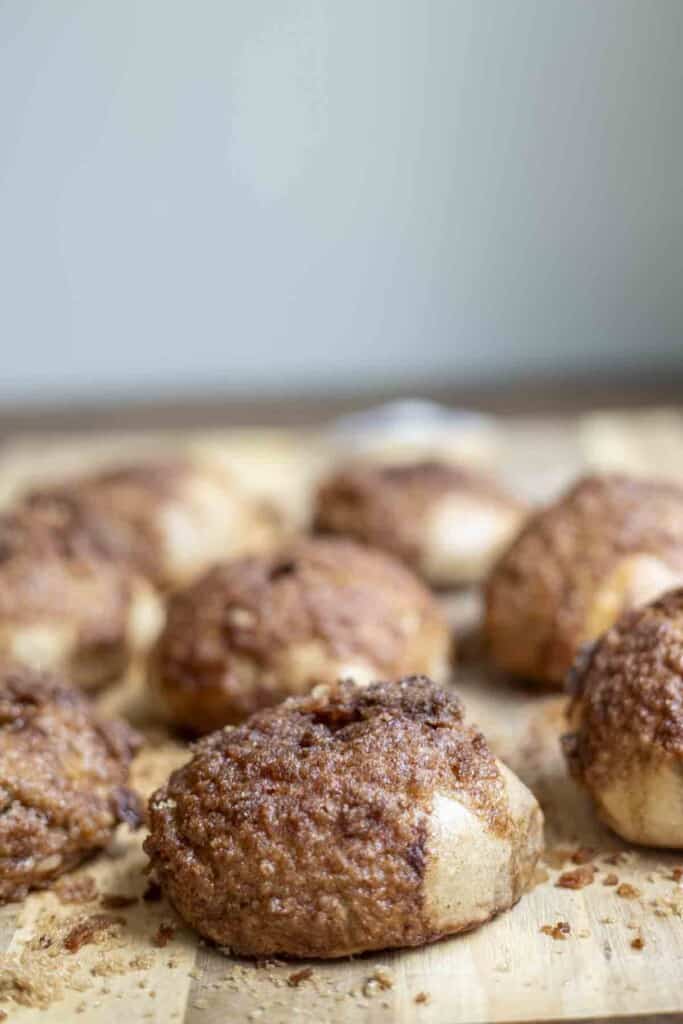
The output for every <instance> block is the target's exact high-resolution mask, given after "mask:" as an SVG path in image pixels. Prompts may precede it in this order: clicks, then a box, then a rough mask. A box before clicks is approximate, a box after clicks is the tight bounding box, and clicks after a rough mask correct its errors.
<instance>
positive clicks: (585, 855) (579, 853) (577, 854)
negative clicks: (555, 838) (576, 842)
mask: <svg viewBox="0 0 683 1024" xmlns="http://www.w3.org/2000/svg"><path fill="white" fill-rule="evenodd" d="M594 856H595V850H594V849H592V847H590V846H580V847H579V848H578V850H575V851H574V853H573V854H572V861H573V862H574V864H588V862H589V861H591V860H593V857H594Z"/></svg>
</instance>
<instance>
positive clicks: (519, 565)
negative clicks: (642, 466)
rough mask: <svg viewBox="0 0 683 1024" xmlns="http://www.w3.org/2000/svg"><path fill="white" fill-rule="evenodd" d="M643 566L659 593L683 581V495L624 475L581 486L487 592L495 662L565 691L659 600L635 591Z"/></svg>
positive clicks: (532, 528)
mask: <svg viewBox="0 0 683 1024" xmlns="http://www.w3.org/2000/svg"><path fill="white" fill-rule="evenodd" d="M644 566H645V567H646V571H647V573H648V574H649V575H650V576H653V577H654V578H655V579H656V581H657V582H658V583H659V582H660V581H661V583H663V585H658V586H656V587H654V589H655V592H657V590H658V591H659V592H661V591H662V590H663V589H666V587H667V586H673V585H674V583H675V582H676V581H678V580H681V579H683V490H681V489H680V488H678V487H676V486H674V485H670V484H665V483H660V482H653V481H645V480H636V479H630V478H628V477H625V476H590V477H586V478H584V479H582V480H580V481H579V482H578V483H577V484H576V485H575V486H574V487H572V488H571V490H569V491H568V492H567V493H566V494H565V495H564V496H563V497H561V498H560V499H559V500H558V501H557V502H556V503H555V504H553V505H551V506H549V507H548V508H546V509H544V510H543V511H541V512H539V513H538V514H536V515H535V516H533V517H532V519H531V520H530V521H529V522H528V524H527V525H526V527H525V528H524V529H523V530H522V532H521V534H520V535H519V537H518V538H517V539H516V540H515V541H514V542H513V543H512V545H511V546H510V547H509V548H508V550H507V551H506V552H505V553H504V555H503V556H502V557H501V558H500V560H499V561H498V563H497V565H496V566H495V567H494V569H493V572H492V574H491V576H490V578H489V581H488V585H487V591H486V605H487V610H486V633H487V638H488V643H489V649H490V652H491V656H492V658H493V660H494V661H495V662H496V663H497V665H498V666H499V667H500V668H502V669H504V670H506V671H509V672H512V673H514V674H517V675H520V676H525V677H527V678H529V679H534V680H537V681H539V682H543V683H546V684H548V685H552V686H561V685H562V681H563V679H564V676H565V674H566V672H567V671H568V669H569V667H570V665H571V663H572V660H573V658H574V655H575V653H576V651H577V650H578V648H579V647H580V646H581V645H582V644H583V643H585V642H588V641H590V640H592V639H594V637H595V636H597V635H599V634H600V633H601V632H603V630H604V629H606V628H608V627H609V626H610V625H611V624H612V623H613V622H614V621H615V619H616V618H617V616H618V615H619V614H620V612H622V611H623V610H624V609H625V608H628V607H629V606H633V604H636V603H640V600H642V599H648V598H650V597H654V596H655V593H652V592H650V593H645V594H644V592H643V588H642V587H640V588H636V587H634V586H633V580H634V577H635V575H636V573H639V572H641V571H642V569H643V567H644ZM638 591H640V597H638Z"/></svg>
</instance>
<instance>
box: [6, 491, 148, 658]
mask: <svg viewBox="0 0 683 1024" xmlns="http://www.w3.org/2000/svg"><path fill="white" fill-rule="evenodd" d="M131 587H132V581H131V577H130V575H129V573H128V572H126V571H124V570H123V569H122V568H121V567H119V566H117V565H114V564H112V563H111V562H110V561H109V560H108V559H107V558H106V557H103V553H102V549H101V548H100V547H99V545H98V543H97V538H96V533H95V532H94V531H93V530H92V529H91V525H90V523H89V521H88V520H87V518H86V517H85V515H84V514H80V513H77V512H75V511H73V512H72V511H71V510H70V509H67V508H66V507H65V506H62V507H60V508H56V507H54V506H49V507H48V506H47V505H40V506H37V507H31V506H30V505H22V506H19V507H18V508H17V509H15V510H13V511H11V512H7V513H5V514H4V515H2V516H1V517H0V623H2V625H5V626H6V625H9V624H16V625H26V624H31V623H34V622H35V621H36V620H39V621H41V622H45V621H50V622H55V623H59V622H70V623H73V624H74V625H75V627H76V634H77V637H78V642H79V643H80V644H82V645H83V646H86V647H91V648H93V649H99V648H100V647H101V648H102V651H103V653H104V652H105V651H106V649H107V648H108V647H115V648H118V647H121V646H123V644H124V638H125V632H126V625H127V617H128V611H129V605H130V600H131Z"/></svg>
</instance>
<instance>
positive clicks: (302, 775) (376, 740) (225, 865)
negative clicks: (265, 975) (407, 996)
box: [145, 678, 512, 957]
mask: <svg viewBox="0 0 683 1024" xmlns="http://www.w3.org/2000/svg"><path fill="white" fill-rule="evenodd" d="M435 791H438V792H440V793H443V794H446V795H453V796H454V797H455V798H457V799H458V800H460V801H462V802H463V803H465V804H466V805H467V806H468V807H469V808H471V809H472V811H473V812H474V813H475V814H477V815H478V816H479V817H480V818H481V819H482V820H484V821H485V822H486V825H487V827H488V828H490V829H491V830H493V831H494V832H495V833H496V834H498V835H501V836H507V835H508V834H509V833H510V831H511V828H512V824H511V821H510V817H509V812H508V809H507V802H506V791H505V785H504V781H503V778H502V775H501V772H500V769H499V767H498V765H497V763H496V760H495V758H494V757H493V755H492V754H491V752H490V750H489V748H488V746H487V744H486V741H485V739H484V737H483V736H482V735H481V733H479V732H478V731H477V730H476V729H474V728H473V727H472V726H470V725H468V724H466V722H465V720H464V712H463V707H462V705H461V703H460V701H459V700H458V699H457V698H456V697H455V696H453V695H452V694H450V693H447V692H446V691H444V690H441V689H440V688H438V687H437V686H435V684H434V683H432V682H430V681H429V680H427V679H424V678H412V679H404V680H402V681H401V682H399V683H377V684H373V685H371V686H369V687H367V688H360V687H357V686H355V685H353V684H352V683H350V682H344V683H338V684H336V685H333V686H331V687H323V688H320V689H319V690H317V691H315V692H314V693H313V694H312V695H310V696H309V697H306V698H300V699H292V700H289V701H287V702H286V703H285V704H282V705H280V707H278V708H274V709H271V710H267V711H263V712H260V713H259V714H257V715H254V716H253V717H252V718H251V719H249V721H248V722H246V723H244V725H242V726H240V727H238V728H236V729H225V730H222V731H221V732H217V733H214V734H212V735H211V736H210V737H207V738H206V739H205V740H204V741H202V742H201V743H200V744H199V745H198V747H197V753H196V754H195V757H194V759H193V760H192V761H191V762H190V763H189V764H187V765H185V766H184V767H182V768H181V769H179V770H178V771H176V772H175V773H174V774H173V775H172V776H171V778H170V780H169V782H168V783H167V785H166V786H164V787H162V788H161V789H160V790H158V791H157V792H156V793H155V794H154V796H153V797H152V800H151V802H150V836H149V838H148V839H147V840H146V842H145V849H146V851H147V853H148V854H149V856H150V859H151V861H152V865H153V867H154V869H155V871H156V873H157V875H158V877H159V879H160V881H161V883H162V886H163V887H164V889H165V890H166V892H167V894H168V895H169V897H170V899H171V900H172V902H173V903H174V905H175V906H176V908H177V909H178V911H179V912H180V913H181V914H182V916H183V917H184V918H185V919H186V920H187V921H189V922H190V924H192V925H193V926H194V927H195V928H196V929H197V930H198V931H199V932H200V933H201V934H202V935H204V936H206V937H208V938H210V939H212V940H214V941H216V942H217V943H219V944H220V945H223V946H229V947H230V948H231V949H233V950H235V951H236V952H238V953H244V954H247V955H253V956H270V955H277V954H286V955H292V956H300V957H306V956H317V957H328V956H335V955H341V954H343V953H345V952H348V951H353V950H360V949H380V948H385V947H391V946H411V945H417V944H420V943H423V942H426V941H429V940H431V939H434V938H436V937H437V936H435V935H434V934H433V932H432V931H431V930H430V927H429V923H428V921H427V920H426V917H425V913H424V906H423V903H424V889H423V879H424V875H425V869H426V864H425V858H426V856H427V854H426V850H425V840H426V830H427V815H428V813H429V810H430V807H431V801H432V798H433V796H434V793H435Z"/></svg>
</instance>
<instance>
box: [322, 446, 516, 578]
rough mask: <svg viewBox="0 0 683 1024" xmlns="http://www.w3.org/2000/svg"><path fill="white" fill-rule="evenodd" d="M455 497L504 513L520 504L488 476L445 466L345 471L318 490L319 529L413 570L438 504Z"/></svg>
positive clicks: (360, 466)
mask: <svg viewBox="0 0 683 1024" xmlns="http://www.w3.org/2000/svg"><path fill="white" fill-rule="evenodd" d="M450 494H456V495H463V496H468V495H470V496H474V497H477V498H479V499H482V500H485V501H487V502H489V503H490V504H492V505H495V506H499V507H501V508H503V509H505V510H509V509H518V510H519V511H520V512H521V511H522V509H523V507H524V506H523V505H522V503H521V502H519V501H517V500H516V499H515V498H513V497H512V496H511V495H510V494H508V493H507V492H506V491H504V490H503V489H502V488H501V487H499V486H498V485H497V484H496V483H495V482H494V481H492V480H491V479H490V478H489V477H487V476H485V475H483V474H482V473H477V472H475V471H474V470H472V469H469V468H467V467H464V466H456V465H453V464H450V463H446V462H436V461H427V462H414V463H407V464H403V465H387V466H381V465H380V466H372V465H367V464H364V463H359V464H352V465H349V466H345V467H342V468H341V469H339V470H338V471H337V472H336V473H334V474H333V475H332V476H331V477H330V478H329V479H328V480H326V481H324V482H323V484H322V485H321V487H320V488H319V490H318V494H317V497H316V505H315V513H314V524H313V525H314V529H315V530H317V531H318V532H321V533H332V534H341V535H345V536H348V537H352V538H354V539H355V540H358V541H361V542H362V543H364V544H370V545H371V546H374V547H378V548H382V549H383V550H384V551H390V552H391V553H392V554H394V555H396V556H397V557H398V558H400V559H402V561H404V562H406V563H407V564H408V565H410V566H412V567H413V568H419V567H420V565H421V561H422V547H423V545H424V539H423V524H424V519H425V516H426V515H427V514H428V513H429V511H430V509H431V508H432V507H433V506H434V504H435V503H436V502H437V501H439V500H440V499H441V498H444V497H446V496H447V495H450Z"/></svg>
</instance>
